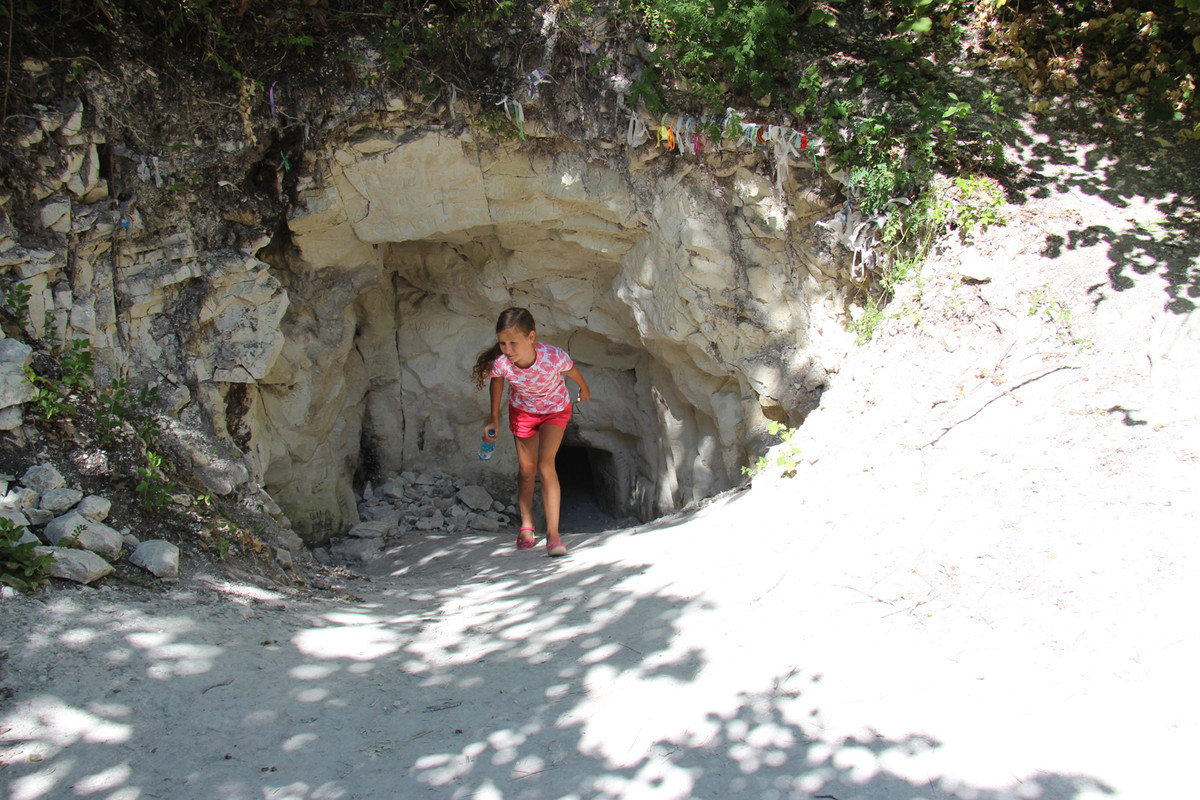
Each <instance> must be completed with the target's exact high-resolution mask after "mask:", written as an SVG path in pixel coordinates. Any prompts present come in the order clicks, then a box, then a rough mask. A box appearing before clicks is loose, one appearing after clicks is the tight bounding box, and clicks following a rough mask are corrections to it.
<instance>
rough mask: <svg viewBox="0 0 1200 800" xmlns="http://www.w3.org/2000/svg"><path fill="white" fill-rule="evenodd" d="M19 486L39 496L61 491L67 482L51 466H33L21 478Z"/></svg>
mask: <svg viewBox="0 0 1200 800" xmlns="http://www.w3.org/2000/svg"><path fill="white" fill-rule="evenodd" d="M21 485H22V486H25V487H27V488H29V489H32V490H33V491H35V492H37V493H38V494H39V495H40V494H45V493H46V492H48V491H50V490H51V489H61V488H62V487H64V486H66V485H67V480H66V478H64V477H63V476H62V473H60V472H59V471H58V470H57V469H55V468H54V466H53V465H52V464H35V465H33V466H32V467H30V468H29V469H27V470H25V474H24V475H22V476H21Z"/></svg>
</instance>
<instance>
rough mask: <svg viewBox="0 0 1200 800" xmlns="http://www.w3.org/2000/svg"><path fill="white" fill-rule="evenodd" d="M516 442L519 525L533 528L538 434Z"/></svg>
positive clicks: (518, 439)
mask: <svg viewBox="0 0 1200 800" xmlns="http://www.w3.org/2000/svg"><path fill="white" fill-rule="evenodd" d="M513 438H514V439H516V442H517V464H518V467H517V506H518V507H519V508H520V509H521V527H522V528H533V527H534V524H533V482H534V481H535V480H536V479H537V468H538V438H539V435H538V434H536V433H535V434H534V435H533V436H530V437H529V438H528V439H520V438H517V437H513Z"/></svg>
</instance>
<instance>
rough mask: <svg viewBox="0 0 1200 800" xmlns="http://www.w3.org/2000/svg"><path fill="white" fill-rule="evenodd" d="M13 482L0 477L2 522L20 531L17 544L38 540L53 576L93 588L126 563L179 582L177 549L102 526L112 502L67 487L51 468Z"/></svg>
mask: <svg viewBox="0 0 1200 800" xmlns="http://www.w3.org/2000/svg"><path fill="white" fill-rule="evenodd" d="M15 480H17V479H15V478H13V476H11V475H0V519H6V520H8V521H9V522H11V523H12V524H13V526H14V527H17V528H24V531H23V532H22V534H21V537H20V540H19V541H21V542H31V541H36V542H38V543H40V545H41V546H39V547H35V548H34V553H36V554H38V555H42V554H46V555H50V556H52V557H53V559H54V563H53V565H52V566H51V568H50V575H51V577H55V578H64V579H66V580H70V581H75V582H76V583H83V584H90V583H94V582H96V581H98V580H100V579H101V578H103V577H104V576H106V575H110V574H112V572H113V571H114V568H113V566H112V563H111V562H113V561H116V560H117V559H119V558H121V557H122V555H126V554H130V555H129V562H130V563H131V564H134V565H136V566H138V567H141V568H142V569H144V570H146V571H147V572H149V573H150V574H152V575H154V576H155V577H158V578H177V577H179V548H178V547H176V546H175V545H174V544H171V543H170V542H168V541H165V540H162V539H155V540H152V541H146V542H140V543H139V542H138V540H137V538H136V537H134V536H132V535H131V534H130V533H129V532H128V531H118V530H116V529H115V528H112V527H110V526H108V525H105V524H104V520H105V519H107V518H108V513H109V511H110V510H111V508H112V502H111V501H110V500H108V499H107V498H105V497H100V496H98V495H85V494H84V493H83V492H82V491H80V490H79V489H76V488H73V487H70V486H67V481H66V479H65V478H64V477H63V476H62V473H60V472H59V471H58V469H56V468H55V467H54V465H53V464H35V465H33V466H31V467H30V468H29V469H27V470H26V471H25V473H24V474H23V475H22V476H21V477H20V479H19V481H18V482H17V483H16V485H13V483H14V481H15Z"/></svg>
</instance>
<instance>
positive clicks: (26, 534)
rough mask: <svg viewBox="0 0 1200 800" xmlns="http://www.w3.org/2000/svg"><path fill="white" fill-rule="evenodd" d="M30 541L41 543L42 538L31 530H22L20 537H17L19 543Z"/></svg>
mask: <svg viewBox="0 0 1200 800" xmlns="http://www.w3.org/2000/svg"><path fill="white" fill-rule="evenodd" d="M30 542H33V543H34V544H41V543H42V540H41V539H39V538H38V537H37V536H35V535H34V534H33V533H31V532H30V531H22V532H21V536H20V538H18V539H17V544H28V543H30Z"/></svg>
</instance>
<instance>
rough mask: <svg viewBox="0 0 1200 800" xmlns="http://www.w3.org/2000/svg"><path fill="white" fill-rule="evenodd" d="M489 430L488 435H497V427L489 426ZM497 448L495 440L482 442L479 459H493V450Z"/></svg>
mask: <svg viewBox="0 0 1200 800" xmlns="http://www.w3.org/2000/svg"><path fill="white" fill-rule="evenodd" d="M487 432H488V436H495V435H496V429H495V428H488V430H487ZM495 449H496V443H495V442H482V443H480V445H479V460H480V461H491V460H492V451H493V450H495Z"/></svg>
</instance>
